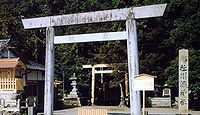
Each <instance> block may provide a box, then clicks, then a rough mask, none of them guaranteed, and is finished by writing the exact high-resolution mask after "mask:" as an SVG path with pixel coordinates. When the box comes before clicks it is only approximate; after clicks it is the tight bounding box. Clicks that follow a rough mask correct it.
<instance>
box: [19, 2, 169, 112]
mask: <svg viewBox="0 0 200 115" xmlns="http://www.w3.org/2000/svg"><path fill="white" fill-rule="evenodd" d="M166 5H167V4H158V5H149V6H141V7H130V8H123V9H114V10H105V11H95V12H87V13H77V14H68V15H59V16H48V17H40V18H32V19H22V22H23V25H24V28H25V29H31V28H44V27H45V28H46V59H45V96H44V105H45V106H44V114H45V115H53V95H52V94H53V81H54V78H53V77H54V44H61V43H75V42H93V41H108V40H125V39H127V51H128V70H129V88H130V91H129V92H130V107H131V115H133V114H134V115H140V109H141V108H140V94H139V91H135V90H134V86H133V80H134V79H133V77H135V76H136V75H138V74H139V66H138V65H139V64H138V46H137V45H138V44H137V32H136V21H135V19H142V18H150V17H158V16H162V15H163V13H164V10H165V8H166ZM121 20H126V31H124V32H109V33H96V34H83V35H68V36H57V37H55V40H54V28H53V26H64V25H65V26H66V25H78V24H86V23H98V22H110V21H121Z"/></svg>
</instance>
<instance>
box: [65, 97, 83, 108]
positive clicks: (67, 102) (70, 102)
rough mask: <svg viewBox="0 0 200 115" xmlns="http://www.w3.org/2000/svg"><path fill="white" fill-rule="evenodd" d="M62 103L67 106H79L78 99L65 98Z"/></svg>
mask: <svg viewBox="0 0 200 115" xmlns="http://www.w3.org/2000/svg"><path fill="white" fill-rule="evenodd" d="M63 102H64V104H65V105H68V106H81V102H80V98H72V97H65V98H64V100H63Z"/></svg>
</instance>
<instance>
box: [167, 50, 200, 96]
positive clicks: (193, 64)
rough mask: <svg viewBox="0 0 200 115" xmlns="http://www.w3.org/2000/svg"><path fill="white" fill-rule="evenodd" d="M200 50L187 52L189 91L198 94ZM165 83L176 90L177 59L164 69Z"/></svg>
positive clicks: (199, 85)
mask: <svg viewBox="0 0 200 115" xmlns="http://www.w3.org/2000/svg"><path fill="white" fill-rule="evenodd" d="M199 60H200V50H194V49H190V50H189V90H191V92H194V93H200V84H199V83H198V82H199V80H200V77H199V73H200V66H199V65H200V61H199ZM165 76H166V79H167V81H166V83H167V84H169V85H170V86H172V87H176V88H178V57H176V58H175V59H174V60H173V61H172V62H171V63H170V66H168V67H167V68H166V69H165Z"/></svg>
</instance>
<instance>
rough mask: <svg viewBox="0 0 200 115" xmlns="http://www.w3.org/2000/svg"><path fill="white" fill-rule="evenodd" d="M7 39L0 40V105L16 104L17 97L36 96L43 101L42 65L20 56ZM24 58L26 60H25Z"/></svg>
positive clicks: (41, 102) (39, 103) (40, 102)
mask: <svg viewBox="0 0 200 115" xmlns="http://www.w3.org/2000/svg"><path fill="white" fill-rule="evenodd" d="M9 41H10V40H9V39H5V40H0V102H1V103H0V105H1V107H3V108H4V107H5V108H6V107H15V106H17V99H20V100H25V98H36V100H37V101H36V104H37V105H38V106H40V105H41V106H42V105H43V102H44V96H43V95H44V70H45V69H44V66H43V65H42V64H38V63H36V62H33V61H30V60H27V58H24V57H21V56H20V55H19V53H18V52H16V51H15V50H13V48H12V47H11V46H10V45H9ZM25 59H26V60H25Z"/></svg>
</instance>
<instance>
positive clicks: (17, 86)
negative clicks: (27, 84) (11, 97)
mask: <svg viewBox="0 0 200 115" xmlns="http://www.w3.org/2000/svg"><path fill="white" fill-rule="evenodd" d="M0 89H6V90H8V89H11V90H23V80H22V79H19V78H0Z"/></svg>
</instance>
